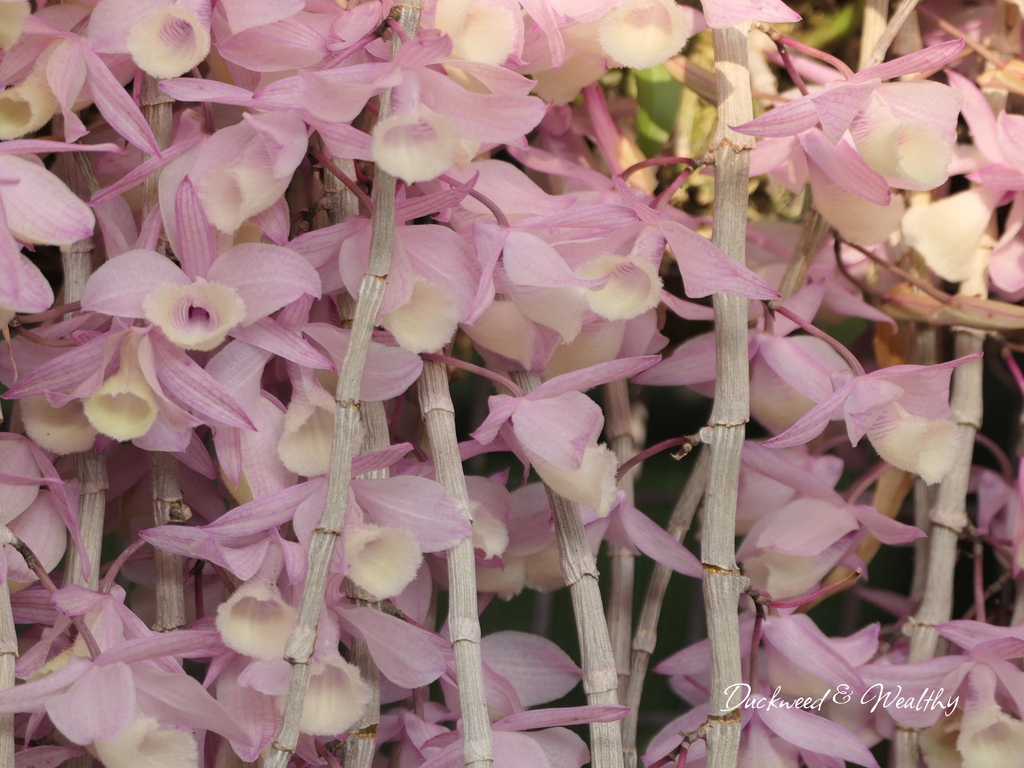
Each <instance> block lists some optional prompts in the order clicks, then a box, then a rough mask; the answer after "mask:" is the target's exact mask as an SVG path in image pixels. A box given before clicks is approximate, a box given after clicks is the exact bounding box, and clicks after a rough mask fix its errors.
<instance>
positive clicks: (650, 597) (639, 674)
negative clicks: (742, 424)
mask: <svg viewBox="0 0 1024 768" xmlns="http://www.w3.org/2000/svg"><path fill="white" fill-rule="evenodd" d="M707 482H708V453H707V451H704V450H702V451H700V455H699V456H698V457H697V459H696V461H695V462H694V465H693V470H692V472H691V473H690V478H689V480H687V481H686V487H685V488H684V489H683V492H682V493H681V494H680V496H679V500H678V501H677V502H676V506H675V509H673V510H672V517H671V518H669V521H668V532H669V533H671V534H672V537H673V538H674V539H675V540H676V541H679V542H681V541H682V540H683V539H684V538H686V533H687V531H689V530H690V523H692V522H693V516H694V514H695V513H696V512H697V507H699V506H700V502H701V500H702V499H703V498H704V491H705V489H706V488H707ZM671 576H672V569H670V568H669V567H667V566H664V565H662V564H661V563H655V564H654V572H653V573H652V574H651V581H650V583H649V584H648V585H647V595H646V596H645V597H644V603H643V607H642V608H641V609H640V619H639V621H638V622H637V625H636V635H635V636H634V638H633V655H632V657H631V659H630V668H629V690H628V692H627V694H626V698H625V700H624V701H623V703H624V704H625V705H626V706H627V707H629V708H630V709H629V714H628V715H626V718H625V720H623V724H622V745H623V746H622V749H623V754H624V756H625V768H636V766H637V748H636V731H637V722H638V719H639V714H640V698H641V696H642V695H643V692H644V679H645V678H646V676H647V668H648V666H649V664H650V661H651V654H653V653H654V648H655V646H656V645H657V642H658V620H659V619H660V618H661V608H662V605H663V604H664V602H665V592H666V591H667V590H668V582H669V578H670V577H671Z"/></svg>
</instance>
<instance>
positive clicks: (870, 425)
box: [764, 355, 977, 483]
mask: <svg viewBox="0 0 1024 768" xmlns="http://www.w3.org/2000/svg"><path fill="white" fill-rule="evenodd" d="M976 358H977V355H973V356H968V357H962V358H959V359H957V360H951V361H949V362H946V363H940V364H938V365H933V366H920V365H897V366H893V367H891V368H882V369H880V370H877V371H874V372H872V373H868V374H864V375H863V376H855V375H854V374H853V373H852V372H851V371H849V370H845V371H836V372H834V373H833V375H832V388H833V392H832V394H831V395H829V396H828V397H827V398H825V399H824V400H822V401H820V402H819V403H818V404H817V405H816V406H814V408H812V409H811V410H810V411H808V412H807V413H806V414H805V415H804V416H803V417H802V418H801V419H800V420H799V421H797V422H796V424H794V425H793V426H792V427H790V428H789V429H787V430H786V431H785V432H783V433H782V434H781V435H778V436H777V437H773V438H772V439H770V440H767V441H765V443H764V445H766V446H769V447H773V448H782V447H786V446H791V445H800V444H802V443H806V442H807V441H808V440H810V439H811V438H813V437H816V436H817V435H819V434H821V432H822V431H823V430H824V429H825V427H826V426H827V425H828V422H829V421H830V420H832V419H833V418H837V416H836V413H837V412H838V411H839V410H840V409H842V414H843V418H845V420H846V431H847V434H848V435H849V437H850V442H851V443H852V444H853V445H856V444H857V443H858V442H860V439H861V438H862V437H864V435H867V436H868V438H869V439H870V440H871V443H872V445H874V447H875V450H876V451H878V453H879V455H880V456H881V457H882V458H883V459H885V460H886V461H888V462H889V463H890V464H892V465H893V466H895V467H899V468H900V469H904V470H906V471H908V472H914V473H916V474H919V475H920V476H921V477H922V479H924V480H925V482H927V483H937V482H938V481H939V480H941V479H942V478H943V477H945V475H946V474H947V473H948V472H949V470H950V469H952V468H953V464H954V463H955V461H956V457H957V456H958V455H959V451H960V439H959V436H958V435H959V432H958V431H957V428H956V425H955V424H954V423H953V422H952V421H950V420H949V418H948V416H949V379H950V376H951V375H952V373H953V369H954V368H956V367H957V366H959V365H963V364H964V363H965V362H967V361H968V360H973V359H976Z"/></svg>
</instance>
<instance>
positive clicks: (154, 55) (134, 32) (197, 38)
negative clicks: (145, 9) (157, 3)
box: [128, 4, 210, 79]
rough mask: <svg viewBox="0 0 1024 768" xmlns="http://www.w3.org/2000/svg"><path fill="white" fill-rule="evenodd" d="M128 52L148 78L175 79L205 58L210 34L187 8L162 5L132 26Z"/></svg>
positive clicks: (208, 51)
mask: <svg viewBox="0 0 1024 768" xmlns="http://www.w3.org/2000/svg"><path fill="white" fill-rule="evenodd" d="M128 52H129V53H131V55H132V59H134V60H135V63H136V64H138V65H139V68H140V69H142V70H143V71H144V72H145V73H146V74H148V75H152V76H153V77H155V78H158V79H163V78H168V77H178V76H180V75H184V74H186V73H187V72H189V71H191V70H192V68H193V67H196V66H198V65H199V63H200V62H202V61H203V60H204V59H205V58H206V57H207V56H208V55H209V53H210V32H209V30H208V29H206V27H204V26H203V24H202V22H201V21H200V20H199V17H198V16H196V15H195V13H193V12H192V10H191V9H190V8H188V6H185V5H179V4H170V5H165V6H163V7H162V8H160V9H158V10H157V11H155V12H154V13H152V14H150V15H149V16H147V17H146V18H145V19H143V20H142V21H140V22H139V23H137V24H135V26H133V27H132V29H131V32H129V33H128Z"/></svg>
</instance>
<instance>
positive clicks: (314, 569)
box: [267, 0, 422, 768]
mask: <svg viewBox="0 0 1024 768" xmlns="http://www.w3.org/2000/svg"><path fill="white" fill-rule="evenodd" d="M421 7H422V3H421V2H418V1H416V0H414V2H411V3H409V4H405V5H402V6H401V12H400V14H401V15H400V17H399V23H400V24H401V26H402V28H403V29H404V30H405V31H406V33H407V34H408V35H409V36H410V37H412V36H415V34H416V31H417V30H418V28H419V19H420V9H421ZM399 45H400V41H399V40H398V39H397V38H396V39H395V41H394V43H393V46H394V49H393V54H392V56H393V55H394V52H397V50H398V47H399ZM389 107H390V97H389V92H388V91H385V92H384V93H383V94H382V95H381V106H380V114H381V116H382V117H384V116H386V115H387V114H388V109H389ZM394 220H395V178H394V176H392V175H391V174H389V173H387V172H385V171H383V170H382V169H380V168H378V169H377V171H376V176H375V182H374V210H373V237H372V240H371V246H370V262H369V265H368V267H367V272H366V274H364V275H363V279H362V283H361V284H360V286H359V296H358V298H357V300H356V311H355V317H354V319H353V323H352V333H351V337H350V342H349V348H348V353H347V354H346V355H345V362H344V363H343V364H342V366H341V371H340V372H339V375H338V389H337V392H336V394H335V403H336V405H335V417H334V434H333V438H332V444H331V463H330V472H329V476H328V484H327V501H326V503H325V507H324V512H323V515H322V517H321V518H320V523H319V524H318V525H317V527H316V530H315V532H314V534H313V540H312V542H311V543H310V548H309V570H308V572H307V575H306V583H305V584H304V586H303V591H302V601H301V603H300V605H299V617H298V622H297V623H296V625H295V630H294V632H293V633H292V636H291V638H290V639H289V641H288V645H287V647H286V648H285V659H286V660H287V661H288V662H289V663H290V664H291V665H292V670H291V677H290V679H289V683H288V694H287V697H286V699H285V706H284V714H283V718H282V723H281V727H280V729H279V730H278V734H277V739H276V740H275V741H274V743H273V744H272V745H271V748H270V755H269V756H268V759H267V768H284V766H286V765H287V764H288V761H289V759H290V758H291V754H292V753H293V752H294V751H295V745H296V743H297V742H298V736H299V719H300V717H301V714H302V701H303V699H304V697H305V695H306V689H307V688H308V686H309V678H310V672H311V669H310V660H311V659H312V657H313V651H314V649H315V647H316V635H317V624H318V622H319V619H320V608H321V606H322V604H323V599H324V590H325V589H326V586H327V572H328V566H329V564H330V558H331V554H332V553H333V551H334V546H335V543H336V542H337V538H338V535H339V534H340V533H341V530H342V527H343V525H344V520H345V505H346V504H347V501H348V488H349V482H350V479H351V472H352V458H353V455H354V453H355V443H356V437H357V435H358V430H359V422H360V415H359V408H360V401H359V384H360V380H361V379H362V374H363V368H364V366H365V365H366V355H367V353H368V351H369V346H370V337H371V335H372V333H373V326H374V323H375V321H376V318H377V312H378V310H379V309H380V304H381V300H382V299H383V297H384V287H385V281H386V279H387V274H388V270H389V269H390V266H391V251H392V240H393V237H394Z"/></svg>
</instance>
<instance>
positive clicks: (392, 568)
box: [345, 525, 423, 600]
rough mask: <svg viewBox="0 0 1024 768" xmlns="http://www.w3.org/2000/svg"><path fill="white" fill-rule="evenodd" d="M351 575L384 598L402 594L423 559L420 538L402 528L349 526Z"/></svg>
mask: <svg viewBox="0 0 1024 768" xmlns="http://www.w3.org/2000/svg"><path fill="white" fill-rule="evenodd" d="M345 560H346V561H347V562H348V565H349V570H348V578H350V579H351V580H352V581H353V582H354V583H355V584H357V585H358V586H360V587H362V588H363V589H365V590H366V591H367V592H369V593H370V594H373V595H376V596H377V597H378V598H380V599H381V600H386V599H387V598H389V597H395V596H396V595H398V594H401V592H402V590H404V589H405V588H406V587H407V586H409V583H410V582H411V581H412V580H413V579H414V578H416V572H417V571H418V570H419V568H420V563H421V562H422V561H423V553H422V552H421V551H420V547H419V544H418V543H417V541H416V538H415V537H414V536H413V535H412V534H411V533H409V532H408V531H404V530H402V529H400V528H391V527H387V526H383V527H382V526H376V525H360V526H352V527H351V528H346V530H345Z"/></svg>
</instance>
